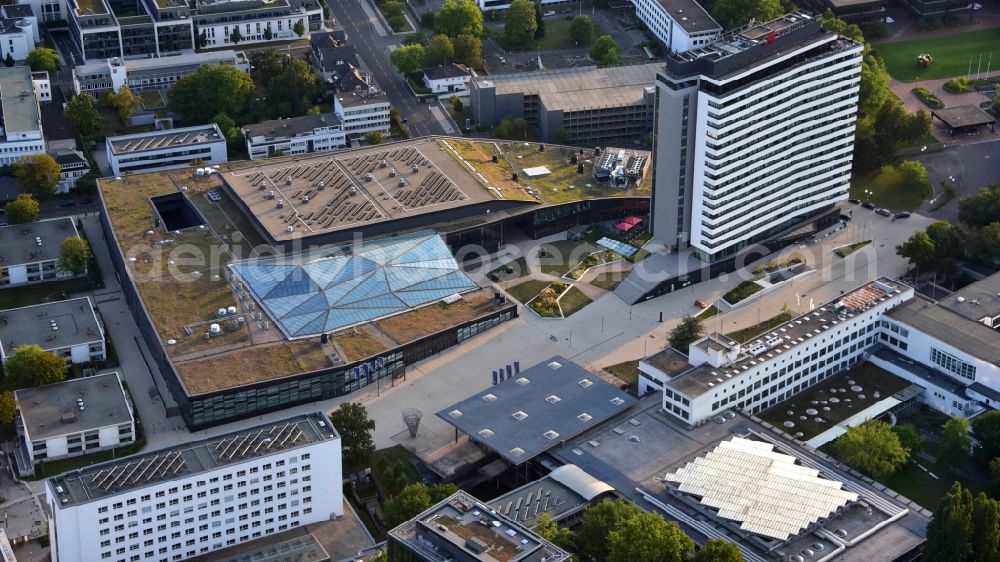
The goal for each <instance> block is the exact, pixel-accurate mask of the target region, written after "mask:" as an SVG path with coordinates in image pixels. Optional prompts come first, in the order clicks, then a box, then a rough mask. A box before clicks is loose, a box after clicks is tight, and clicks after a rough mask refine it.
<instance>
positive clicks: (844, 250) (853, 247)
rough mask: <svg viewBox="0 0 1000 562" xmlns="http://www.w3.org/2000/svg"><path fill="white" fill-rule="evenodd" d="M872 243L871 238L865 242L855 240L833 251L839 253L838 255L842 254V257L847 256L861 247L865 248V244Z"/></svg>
mask: <svg viewBox="0 0 1000 562" xmlns="http://www.w3.org/2000/svg"><path fill="white" fill-rule="evenodd" d="M871 243H872V241H871V240H865V241H863V242H855V243H854V244H848V245H847V246H841V247H839V248H837V249H835V250H834V251H833V253H835V254H837V255H838V256H840V257H842V258H846V257H847V256H849V255H851V254H853V253H854V252H857V251H858V250H860V249H861V248H864V247H865V246H867V245H868V244H871Z"/></svg>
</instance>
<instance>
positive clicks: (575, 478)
mask: <svg viewBox="0 0 1000 562" xmlns="http://www.w3.org/2000/svg"><path fill="white" fill-rule="evenodd" d="M614 490H615V489H614V488H612V487H611V486H610V485H608V484H606V483H604V482H601V481H600V480H598V479H596V478H594V477H593V476H591V475H589V474H587V473H586V472H584V471H583V469H581V468H580V467H578V466H576V465H573V464H565V465H563V466H560V467H558V468H556V469H555V470H553V471H552V472H551V473H549V474H548V475H546V476H544V477H542V478H539V479H538V480H535V481H534V482H529V483H527V484H525V485H524V486H521V487H520V488H517V489H516V490H511V491H510V492H507V493H506V494H503V495H502V496H499V497H497V498H494V499H492V500H490V502H489V505H490V508H491V509H493V510H494V511H496V512H497V513H499V514H500V515H503V516H504V517H506V518H508V519H510V520H512V521H514V522H515V523H521V524H522V525H527V526H529V527H534V526H535V525H536V524H537V523H538V518H539V517H541V516H542V515H543V514H546V513H548V514H549V515H550V516H551V517H552V519H553V520H555V521H559V520H561V519H562V518H564V517H567V516H569V515H572V514H573V513H577V512H579V511H581V510H583V509H585V508H586V507H587V506H589V505H590V503H591V502H592V501H593V500H594V499H595V498H598V497H600V496H603V495H604V494H608V493H614Z"/></svg>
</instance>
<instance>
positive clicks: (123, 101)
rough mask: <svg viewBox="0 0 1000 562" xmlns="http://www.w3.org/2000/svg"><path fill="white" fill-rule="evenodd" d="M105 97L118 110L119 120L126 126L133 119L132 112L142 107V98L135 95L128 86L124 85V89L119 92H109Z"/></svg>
mask: <svg viewBox="0 0 1000 562" xmlns="http://www.w3.org/2000/svg"><path fill="white" fill-rule="evenodd" d="M105 97H106V98H107V101H108V105H110V106H111V107H113V108H115V109H117V110H118V118H119V119H121V120H122V124H125V125H127V124H128V120H129V118H130V117H132V112H134V111H135V110H136V109H137V108H138V107H139V106H140V105H142V98H140V97H139V96H137V95H135V94H133V93H132V90H131V89H129V87H128V84H122V87H121V88H119V89H118V91H117V92H108V94H107V96H105Z"/></svg>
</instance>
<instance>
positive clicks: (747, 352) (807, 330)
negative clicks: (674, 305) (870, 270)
mask: <svg viewBox="0 0 1000 562" xmlns="http://www.w3.org/2000/svg"><path fill="white" fill-rule="evenodd" d="M907 289H909V287H908V286H906V285H904V284H903V283H900V282H899V281H893V280H890V279H888V278H885V277H880V278H879V279H877V280H875V281H872V282H870V283H866V284H865V285H862V286H861V287H859V288H857V289H855V290H853V291H851V292H850V293H847V294H846V295H843V296H841V297H838V298H837V299H835V300H832V301H830V302H828V303H826V304H823V305H821V306H819V307H817V308H816V309H815V310H811V311H809V312H807V313H805V314H802V315H799V316H797V317H795V318H793V319H791V320H789V321H788V322H785V323H784V324H782V325H780V326H776V327H774V328H773V329H771V330H769V331H767V332H766V333H763V334H761V335H759V336H758V337H756V338H754V340H753V341H750V342H747V343H745V344H742V345H741V346H740V348H741V349H740V355H739V358H738V359H737V360H736V361H734V362H733V363H732V364H729V365H725V366H721V367H713V366H712V365H711V364H710V363H704V364H702V365H699V366H697V367H694V368H692V369H691V370H688V371H686V372H684V373H682V374H680V375H678V376H677V377H675V378H674V379H672V380H671V381H670V382H668V383H667V384H669V385H670V388H672V389H674V390H676V391H678V392H681V393H682V394H684V395H686V396H688V397H689V398H693V397H696V396H700V395H702V394H704V393H706V392H708V391H709V390H711V389H712V388H713V387H714V386H715V385H717V384H722V383H725V382H726V381H728V380H729V379H731V378H732V377H734V376H739V374H740V373H742V372H743V371H745V370H747V369H748V368H750V367H751V366H753V365H756V364H757V363H760V362H762V361H769V360H771V359H773V358H775V357H778V356H779V355H781V354H782V353H785V352H786V351H788V350H790V349H792V348H794V347H795V346H796V345H798V344H800V343H802V342H805V341H807V340H809V339H810V338H813V337H817V336H821V335H823V333H824V332H825V331H826V330H828V329H830V328H831V327H833V326H835V325H837V324H839V323H841V322H846V321H848V320H850V319H851V318H852V317H854V316H855V315H856V314H858V313H860V312H863V311H864V310H866V309H867V308H869V307H870V306H873V305H875V304H877V303H879V302H882V301H884V300H885V299H887V298H890V297H892V296H895V295H898V294H899V293H901V292H902V291H904V290H907ZM899 308H902V307H897V308H896V309H897V310H898V309H899ZM724 337H725V336H722V335H721V334H712V335H710V336H707V339H706V338H703V339H702V340H700V341H699V342H695V345H705V344H706V343H707V342H708V341H711V338H724ZM726 339H728V338H726ZM729 341H730V342H731V341H732V340H729ZM734 343H735V342H734ZM715 344H716V345H718V342H715Z"/></svg>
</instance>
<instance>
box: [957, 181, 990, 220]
mask: <svg viewBox="0 0 1000 562" xmlns="http://www.w3.org/2000/svg"><path fill="white" fill-rule="evenodd" d="M958 220H960V221H962V222H964V223H965V224H967V225H969V226H986V225H988V224H991V223H994V222H997V221H1000V183H994V184H990V185H988V186H986V187H983V188H981V189H980V190H979V192H978V193H976V194H975V195H970V196H968V197H963V198H962V199H960V200H959V201H958Z"/></svg>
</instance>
